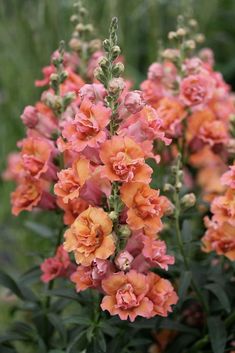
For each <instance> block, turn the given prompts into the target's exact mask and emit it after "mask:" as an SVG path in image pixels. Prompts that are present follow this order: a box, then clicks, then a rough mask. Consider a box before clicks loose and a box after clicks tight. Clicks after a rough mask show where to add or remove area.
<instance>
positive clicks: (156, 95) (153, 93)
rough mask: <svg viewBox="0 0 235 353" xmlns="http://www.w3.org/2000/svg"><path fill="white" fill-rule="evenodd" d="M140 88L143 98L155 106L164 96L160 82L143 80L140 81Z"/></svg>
mask: <svg viewBox="0 0 235 353" xmlns="http://www.w3.org/2000/svg"><path fill="white" fill-rule="evenodd" d="M140 88H141V90H142V92H143V98H144V100H145V101H146V102H147V103H148V104H150V105H151V106H152V107H155V106H156V104H157V103H158V101H159V100H160V99H161V98H162V97H163V96H164V88H163V85H162V84H161V82H155V81H152V80H145V81H143V82H142V83H141V85H140Z"/></svg>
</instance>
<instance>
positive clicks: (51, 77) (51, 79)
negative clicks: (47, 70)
mask: <svg viewBox="0 0 235 353" xmlns="http://www.w3.org/2000/svg"><path fill="white" fill-rule="evenodd" d="M58 79H59V76H58V74H56V73H53V74H51V76H50V81H51V82H57V81H58Z"/></svg>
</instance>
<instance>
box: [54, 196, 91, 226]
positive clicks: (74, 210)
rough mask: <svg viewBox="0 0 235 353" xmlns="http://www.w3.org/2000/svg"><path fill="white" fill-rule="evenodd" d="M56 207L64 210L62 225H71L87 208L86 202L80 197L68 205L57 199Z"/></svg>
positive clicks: (70, 201)
mask: <svg viewBox="0 0 235 353" xmlns="http://www.w3.org/2000/svg"><path fill="white" fill-rule="evenodd" d="M57 205H58V206H59V207H60V208H61V209H62V210H64V224H66V225H71V224H72V223H73V222H74V221H75V219H76V218H77V217H78V216H79V215H80V213H82V212H83V211H85V210H86V209H87V208H88V206H89V204H88V202H87V201H85V200H83V199H82V198H80V197H78V198H75V199H73V200H69V201H68V203H64V202H63V199H62V198H60V197H58V198H57Z"/></svg>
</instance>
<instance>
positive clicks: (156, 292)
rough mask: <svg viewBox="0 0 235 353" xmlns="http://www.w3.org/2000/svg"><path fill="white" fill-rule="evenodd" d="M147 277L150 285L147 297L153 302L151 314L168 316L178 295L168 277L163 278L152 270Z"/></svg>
mask: <svg viewBox="0 0 235 353" xmlns="http://www.w3.org/2000/svg"><path fill="white" fill-rule="evenodd" d="M147 278H148V285H149V290H148V293H147V297H148V298H149V299H150V300H151V301H152V303H153V311H152V315H151V316H155V315H159V316H164V317H166V316H167V315H168V313H169V312H172V308H171V305H174V304H176V303H177V301H178V296H177V294H176V292H175V291H174V288H173V287H172V285H171V283H170V282H169V281H168V280H167V279H164V278H161V277H160V276H158V275H156V274H154V273H152V272H150V273H148V275H147Z"/></svg>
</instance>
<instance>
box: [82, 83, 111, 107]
mask: <svg viewBox="0 0 235 353" xmlns="http://www.w3.org/2000/svg"><path fill="white" fill-rule="evenodd" d="M79 95H80V97H81V98H82V99H85V98H86V99H89V100H90V101H91V102H93V103H98V102H99V101H103V100H104V98H105V96H106V95H107V91H106V89H105V88H104V86H103V85H102V84H100V83H92V84H86V85H84V86H83V87H82V88H81V89H80V91H79Z"/></svg>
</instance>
